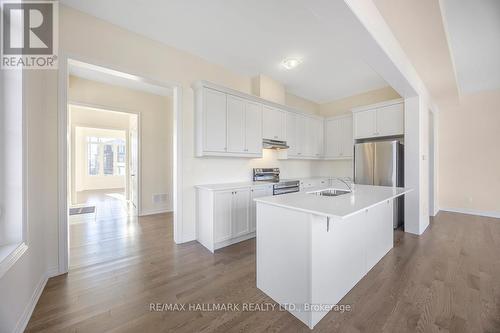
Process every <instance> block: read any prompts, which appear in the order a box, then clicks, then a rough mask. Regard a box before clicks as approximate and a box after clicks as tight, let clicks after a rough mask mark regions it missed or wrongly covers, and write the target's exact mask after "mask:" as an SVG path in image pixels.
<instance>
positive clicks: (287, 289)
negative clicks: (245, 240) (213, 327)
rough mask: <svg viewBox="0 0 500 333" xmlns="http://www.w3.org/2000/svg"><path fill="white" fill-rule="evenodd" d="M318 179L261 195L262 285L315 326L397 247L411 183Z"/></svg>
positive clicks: (259, 250) (259, 251)
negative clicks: (398, 221) (336, 183)
mask: <svg viewBox="0 0 500 333" xmlns="http://www.w3.org/2000/svg"><path fill="white" fill-rule="evenodd" d="M342 190H345V188H330V187H318V188H311V189H308V190H307V192H306V191H302V192H298V193H291V194H286V195H280V196H273V197H262V198H258V199H255V202H256V203H257V228H256V229H257V287H258V288H259V289H260V290H262V291H263V292H265V293H266V294H267V295H268V296H270V297H271V298H272V299H274V300H275V301H276V302H277V303H279V304H281V305H282V306H283V307H284V308H286V309H287V310H288V311H289V312H290V313H292V314H293V315H294V316H295V317H297V318H298V319H300V320H301V321H302V322H303V323H305V324H306V325H307V326H309V328H311V329H312V328H313V327H314V326H315V325H316V324H317V323H318V322H319V321H320V320H321V319H322V318H323V317H324V316H325V315H326V314H327V313H328V312H329V311H330V310H331V309H333V308H334V307H335V305H336V304H337V303H338V302H339V301H340V300H341V299H342V298H343V297H344V296H345V295H346V294H347V293H348V292H349V291H350V290H351V289H352V288H353V287H354V286H355V285H356V283H357V282H358V281H359V280H361V279H362V278H363V276H364V275H365V274H366V273H368V271H369V270H370V269H371V268H372V267H373V266H375V264H376V263H377V262H378V261H379V260H380V259H382V257H383V256H384V255H385V254H386V253H387V252H389V251H390V250H391V248H392V247H393V218H392V217H393V204H394V199H395V198H397V197H399V196H402V195H404V194H405V193H408V192H409V191H410V190H409V189H405V188H393V187H384V186H369V185H353V187H352V191H350V192H348V193H346V192H342Z"/></svg>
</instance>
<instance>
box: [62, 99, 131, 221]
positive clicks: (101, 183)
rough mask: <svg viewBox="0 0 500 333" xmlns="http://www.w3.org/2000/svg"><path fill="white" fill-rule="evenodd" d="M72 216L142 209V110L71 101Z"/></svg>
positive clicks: (81, 217) (116, 214) (83, 217)
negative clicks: (116, 108)
mask: <svg viewBox="0 0 500 333" xmlns="http://www.w3.org/2000/svg"><path fill="white" fill-rule="evenodd" d="M68 109H69V115H70V126H69V127H70V142H71V143H70V149H69V152H70V153H69V157H70V158H69V161H68V165H69V175H70V177H69V179H68V182H69V191H68V195H69V198H68V202H69V207H70V208H69V222H70V225H71V224H75V223H96V221H98V220H102V219H104V218H112V217H116V218H118V217H126V216H137V215H138V214H139V196H140V193H139V191H138V189H139V183H138V182H139V180H138V174H139V171H138V170H139V131H138V123H139V114H135V113H125V112H119V111H113V110H109V109H102V108H96V107H90V106H88V105H81V104H80V105H79V104H70V105H68Z"/></svg>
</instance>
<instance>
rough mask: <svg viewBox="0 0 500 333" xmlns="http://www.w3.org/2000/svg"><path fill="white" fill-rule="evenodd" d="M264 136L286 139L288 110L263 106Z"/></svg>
mask: <svg viewBox="0 0 500 333" xmlns="http://www.w3.org/2000/svg"><path fill="white" fill-rule="evenodd" d="M263 110H264V111H263V112H264V113H263V138H264V139H270V140H279V141H286V114H287V112H286V111H282V110H279V109H276V108H273V107H269V106H264V107H263Z"/></svg>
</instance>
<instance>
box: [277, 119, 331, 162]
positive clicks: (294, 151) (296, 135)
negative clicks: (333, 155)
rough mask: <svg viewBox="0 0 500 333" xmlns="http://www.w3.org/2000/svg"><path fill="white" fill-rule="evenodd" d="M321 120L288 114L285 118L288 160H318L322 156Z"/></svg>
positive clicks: (322, 136)
mask: <svg viewBox="0 0 500 333" xmlns="http://www.w3.org/2000/svg"><path fill="white" fill-rule="evenodd" d="M323 127H324V125H323V119H322V118H317V117H311V116H308V115H305V114H300V113H293V112H288V114H287V116H286V131H287V144H288V146H290V148H289V149H288V150H287V152H286V157H284V158H288V159H319V158H322V156H323V154H324V135H323V133H324V128H323Z"/></svg>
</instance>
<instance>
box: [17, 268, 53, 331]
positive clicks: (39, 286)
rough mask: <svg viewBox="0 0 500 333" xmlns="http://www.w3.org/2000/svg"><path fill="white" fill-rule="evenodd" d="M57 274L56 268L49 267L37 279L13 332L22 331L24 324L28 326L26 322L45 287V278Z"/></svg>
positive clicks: (24, 327)
mask: <svg viewBox="0 0 500 333" xmlns="http://www.w3.org/2000/svg"><path fill="white" fill-rule="evenodd" d="M56 275H59V272H58V268H57V267H56V268H52V269H49V270H48V271H47V272H46V273H45V274H43V275H42V277H41V278H40V281H38V283H37V285H36V287H35V290H34V291H33V294H32V295H31V298H30V301H29V303H28V304H26V307H25V309H24V311H23V314H22V315H21V318H19V320H18V322H17V325H16V328H15V329H14V332H15V333H17V332H19V333H22V332H24V330H25V329H26V326H28V322H29V321H30V318H31V315H32V314H33V310H35V306H36V303H38V299H39V298H40V296H41V295H42V292H43V289H44V288H45V285H46V284H47V280H48V279H49V278H50V277H53V276H56Z"/></svg>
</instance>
